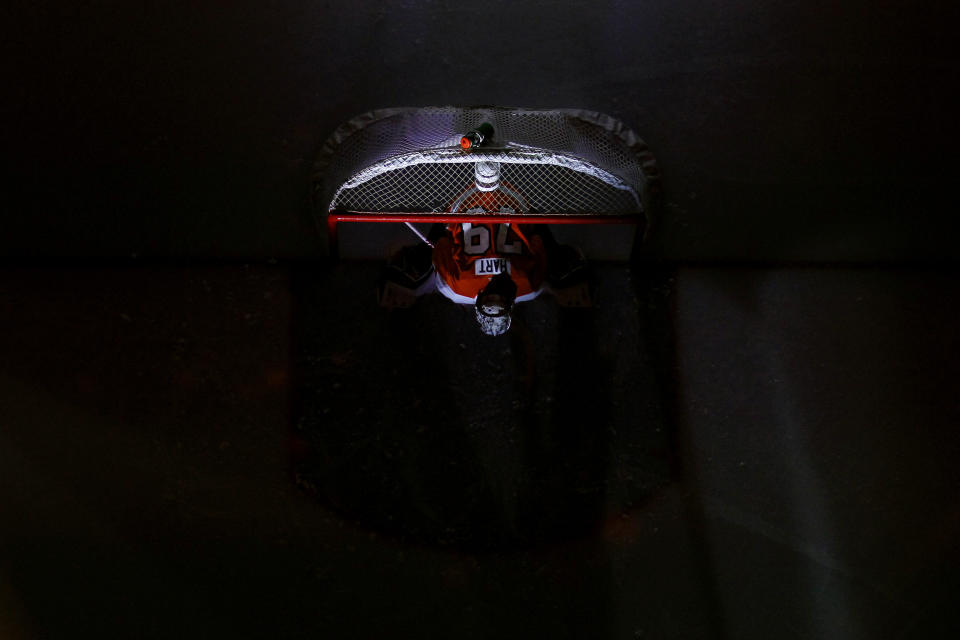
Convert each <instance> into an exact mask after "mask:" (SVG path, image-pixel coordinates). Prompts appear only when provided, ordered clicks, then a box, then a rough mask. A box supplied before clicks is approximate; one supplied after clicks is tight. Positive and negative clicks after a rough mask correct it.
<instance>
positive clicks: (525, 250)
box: [433, 223, 546, 304]
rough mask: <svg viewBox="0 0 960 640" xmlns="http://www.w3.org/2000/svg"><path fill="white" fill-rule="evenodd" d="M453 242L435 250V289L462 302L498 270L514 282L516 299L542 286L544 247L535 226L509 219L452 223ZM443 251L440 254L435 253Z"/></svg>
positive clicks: (468, 300) (530, 296)
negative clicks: (493, 221) (519, 224)
mask: <svg viewBox="0 0 960 640" xmlns="http://www.w3.org/2000/svg"><path fill="white" fill-rule="evenodd" d="M448 229H449V231H450V233H451V235H452V242H446V243H439V244H438V246H437V249H436V250H435V251H434V261H433V262H434V268H435V269H436V273H437V276H436V280H437V289H439V291H440V292H441V293H442V294H444V295H445V296H447V297H448V298H450V299H451V300H453V301H454V302H459V303H463V304H467V303H473V302H474V301H475V300H476V298H477V294H478V293H480V291H481V290H482V289H483V288H484V287H486V286H487V283H488V282H489V281H490V279H491V278H492V277H493V276H495V275H497V274H498V273H507V274H509V275H510V277H511V278H512V279H513V281H514V282H515V283H516V285H517V298H516V301H517V302H524V301H526V300H532V299H534V298H536V297H537V296H538V295H539V294H540V291H541V290H542V288H543V281H544V274H545V272H546V250H545V248H544V245H543V240H542V239H541V238H540V236H539V234H536V233H535V230H536V228H535V227H530V226H528V227H526V229H527V233H525V232H524V228H523V227H522V226H515V225H511V224H508V223H505V224H497V223H486V224H470V223H463V224H452V225H450V226H449V227H448ZM439 252H443V255H438V254H439Z"/></svg>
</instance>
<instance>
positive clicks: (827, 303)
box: [0, 0, 960, 638]
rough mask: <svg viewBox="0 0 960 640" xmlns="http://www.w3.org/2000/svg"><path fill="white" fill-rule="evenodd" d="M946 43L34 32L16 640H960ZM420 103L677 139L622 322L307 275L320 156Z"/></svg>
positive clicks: (611, 25) (544, 23)
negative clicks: (351, 128)
mask: <svg viewBox="0 0 960 640" xmlns="http://www.w3.org/2000/svg"><path fill="white" fill-rule="evenodd" d="M958 13H960V11H958V9H957V8H956V6H955V5H954V4H953V3H948V2H906V1H900V2H882V1H880V2H877V1H873V2H855V1H852V0H846V1H843V2H839V3H837V2H788V1H781V2H770V3H767V2H760V1H759V0H746V1H743V2H710V1H706V0H703V1H681V2H667V1H659V0H656V1H651V2H620V1H608V2H602V1H601V2H586V1H583V2H578V1H574V0H564V1H562V2H547V1H543V2H534V1H527V2H499V1H494V2H486V3H482V4H480V3H454V2H445V1H435V2H406V1H402V2H366V1H361V2H343V1H339V0H338V1H336V2H303V3H297V2H293V1H291V0H282V1H280V2H274V3H266V2H264V3H245V2H234V3H213V2H207V3H193V2H191V3H169V2H168V3H143V4H136V3H125V2H89V3H70V4H68V3H43V2H35V3H29V4H28V3H13V4H10V3H8V4H7V5H5V6H4V8H3V9H0V24H2V27H0V29H2V32H3V42H2V47H3V55H2V56H0V68H2V72H3V73H2V78H3V84H4V88H5V91H4V99H3V100H2V101H0V105H2V106H0V115H2V127H0V131H2V134H0V135H2V139H0V140H2V143H3V149H4V153H3V167H2V169H3V171H2V175H3V200H2V202H3V205H4V206H3V209H2V210H3V217H2V224H3V227H2V229H3V231H2V233H0V255H2V256H3V257H4V265H3V269H2V270H0V310H2V314H3V315H2V320H0V327H2V329H3V331H2V333H0V636H2V637H4V638H6V637H11V638H17V637H23V638H34V637H37V638H39V637H78V636H79V637H92V636H98V637H103V636H119V637H124V636H133V637H138V636H139V637H158V638H159V637H163V638H167V637H223V636H224V635H241V636H243V635H248V636H259V637H299V636H317V635H320V634H324V635H331V636H333V637H374V636H378V637H383V636H396V635H409V634H411V633H415V634H417V635H420V636H423V637H445V638H446V637H468V638H469V637H478V638H479V637H542V636H551V637H611V638H639V637H648V638H660V637H684V638H688V637H703V638H715V637H730V638H739V637H756V638H769V637H788V638H790V637H796V638H877V637H891V638H905V637H910V638H914V637H916V638H928V637H951V636H955V635H957V631H958V629H957V626H958V622H957V619H956V616H955V614H954V613H953V605H954V603H955V602H956V599H957V595H958V594H960V577H958V576H960V574H958V569H960V552H958V545H957V540H958V539H960V538H958V534H960V507H958V502H957V498H956V489H957V487H958V486H960V473H958V471H957V465H956V462H957V460H958V459H960V435H958V433H957V429H956V427H957V424H958V423H960V404H958V402H957V394H956V390H957V386H958V380H960V372H958V370H957V362H958V356H960V333H958V328H957V322H956V318H957V316H958V311H960V287H958V284H957V267H956V264H957V263H956V259H957V257H958V251H957V248H956V243H955V241H954V236H953V233H952V232H953V229H954V227H956V225H954V224H953V217H954V215H955V209H956V207H955V206H954V205H953V199H954V190H955V188H954V181H953V179H952V178H953V177H954V175H956V170H957V168H958V161H957V157H956V153H955V146H956V145H955V141H956V139H957V133H958V131H957V129H958V125H957V113H958V107H960V104H958V103H960V100H958V99H957V91H956V90H955V87H956V86H957V84H958V72H960V62H958V56H957V47H956V46H955V44H954V40H955V39H956V33H957V27H958V26H960V24H958V23H960V20H958V17H960V16H958ZM431 104H461V105H470V104H499V105H505V106H510V105H519V106H526V107H547V108H549V107H579V108H586V109H593V110H597V111H601V112H606V113H609V114H611V115H613V116H616V117H618V118H620V119H622V120H623V121H625V122H626V123H628V124H629V125H630V126H631V127H632V128H634V129H635V130H636V131H637V132H638V133H639V135H640V136H641V137H642V138H643V139H644V140H645V141H646V142H647V143H648V144H649V146H650V148H651V149H652V150H653V152H654V153H655V154H656V156H657V158H658V160H659V162H660V168H661V170H662V173H663V179H664V188H665V196H666V197H665V203H664V208H663V210H662V212H661V216H660V225H659V228H658V230H657V233H656V234H655V236H654V237H653V238H652V240H651V242H649V243H648V244H647V245H646V246H645V247H642V248H641V249H640V250H639V252H638V254H637V256H636V259H635V260H634V262H633V263H632V264H630V265H625V264H603V265H598V269H597V277H598V283H597V293H598V299H597V307H596V308H595V309H594V310H593V311H591V312H587V313H586V314H579V315H578V314H572V315H571V314H570V313H568V312H563V311H562V310H560V309H557V308H556V307H555V305H554V304H553V303H552V301H550V300H538V301H537V302H536V303H531V304H530V305H529V306H528V307H527V308H526V310H524V311H523V312H522V313H521V314H520V315H519V316H518V325H517V327H515V330H514V331H513V332H512V334H513V335H512V336H511V337H509V338H504V339H502V340H500V341H498V342H496V343H495V344H494V343H489V342H484V341H483V340H482V339H481V338H482V337H481V336H478V335H477V334H476V332H475V331H471V329H472V326H471V325H470V324H469V317H468V316H464V315H463V314H461V313H459V310H458V308H456V307H454V306H452V305H445V304H441V303H442V302H443V301H442V300H424V301H423V304H419V305H418V306H417V307H416V308H415V309H414V311H413V315H407V316H395V315H385V314H383V313H381V312H380V311H379V310H378V309H377V308H376V307H375V306H374V304H373V297H372V285H371V283H372V281H373V280H374V279H375V277H376V272H377V267H376V265H375V264H373V263H341V264H339V265H334V264H331V263H329V262H327V261H325V260H323V259H322V255H323V247H322V246H321V243H320V242H319V241H318V239H317V237H316V235H315V232H314V227H313V221H312V219H311V211H310V203H309V180H308V176H309V172H310V165H311V163H312V159H313V155H314V153H315V151H316V150H317V149H318V147H319V145H320V144H321V143H322V141H323V139H324V138H325V137H326V136H327V135H328V134H329V133H330V132H331V131H332V129H333V128H334V127H336V126H337V125H338V124H339V123H341V122H342V121H344V120H346V119H347V118H349V117H351V116H353V115H355V114H357V113H360V112H363V111H367V110H369V109H373V108H378V107H386V106H407V105H413V106H416V105H431ZM481 380H482V381H483V382H482V383H481V382H478V381H481ZM485 400H489V402H485ZM393 405H396V406H397V407H398V410H397V411H393V410H392V408H391V407H392V406H393ZM411 461H413V462H411Z"/></svg>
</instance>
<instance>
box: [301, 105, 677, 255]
mask: <svg viewBox="0 0 960 640" xmlns="http://www.w3.org/2000/svg"><path fill="white" fill-rule="evenodd" d="M485 123H486V124H485ZM487 125H490V126H492V135H489V136H488V137H487V139H485V140H483V144H482V145H475V146H473V147H471V148H465V146H468V145H467V143H463V144H462V139H463V137H464V135H465V134H467V133H468V132H471V131H476V130H477V129H478V128H480V127H481V126H487ZM482 130H483V129H482ZM484 131H490V130H489V129H485V130H484ZM314 169H315V171H314V196H315V202H316V205H317V209H318V210H319V213H320V214H321V215H322V216H325V217H326V221H327V228H328V231H329V234H330V240H331V244H334V242H335V238H336V235H335V234H336V225H337V223H338V222H344V221H364V222H417V221H420V222H449V221H462V222H468V221H479V220H480V219H485V220H489V219H490V218H491V217H495V218H497V219H500V218H502V221H503V222H537V223H550V224H557V223H560V224H597V223H621V224H638V225H643V226H644V228H647V227H648V225H647V222H648V219H649V217H650V216H651V214H652V207H653V202H654V199H655V196H656V194H657V193H658V190H659V172H658V170H657V166H656V161H655V160H654V158H653V155H652V154H651V153H650V151H649V149H648V148H647V146H646V144H645V143H644V142H643V141H642V140H641V139H640V138H639V137H638V136H637V135H636V134H635V133H634V132H633V131H631V130H630V129H629V128H627V127H626V126H625V125H624V124H623V123H622V122H620V121H619V120H617V119H615V118H612V117H610V116H607V115H604V114H600V113H596V112H591V111H582V110H572V109H553V110H534V109H507V108H496V107H476V108H456V107H428V108H396V109H383V110H378V111H373V112H370V113H366V114H363V115H361V116H358V117H356V118H353V119H352V120H350V121H349V122H347V123H345V124H344V125H342V126H341V127H339V128H338V129H337V130H336V131H335V132H334V133H333V135H332V136H331V137H330V138H329V139H328V140H327V142H326V144H325V145H324V146H323V148H322V149H321V152H320V154H319V156H318V158H317V161H316V164H315V167H314Z"/></svg>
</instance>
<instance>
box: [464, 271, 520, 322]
mask: <svg viewBox="0 0 960 640" xmlns="http://www.w3.org/2000/svg"><path fill="white" fill-rule="evenodd" d="M516 297H517V285H516V283H515V282H514V281H513V279H512V278H511V277H510V276H508V275H507V274H505V273H501V274H499V275H496V276H494V277H493V278H492V279H491V280H490V282H489V283H488V284H487V286H486V287H484V288H483V289H482V290H481V291H480V293H478V294H477V302H476V304H475V305H474V312H475V314H476V317H477V324H479V325H480V330H481V331H483V333H485V334H486V335H488V336H500V335H503V334H504V333H506V332H507V331H509V330H510V325H511V317H510V311H511V310H512V309H513V302H514V300H515V299H516Z"/></svg>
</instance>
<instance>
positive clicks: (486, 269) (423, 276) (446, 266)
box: [378, 162, 590, 336]
mask: <svg viewBox="0 0 960 640" xmlns="http://www.w3.org/2000/svg"><path fill="white" fill-rule="evenodd" d="M475 177H476V182H475V184H474V185H473V186H472V187H471V188H470V189H467V190H466V191H465V192H464V193H463V194H461V195H460V196H459V197H458V198H457V199H456V201H454V203H453V204H452V205H451V206H450V212H451V213H458V212H459V213H472V214H476V213H501V214H503V213H507V214H509V213H515V212H517V211H524V212H525V211H526V204H525V200H524V198H523V197H522V196H521V195H519V194H518V193H517V192H516V191H515V190H514V189H512V188H511V187H510V185H508V184H502V183H501V182H500V172H499V165H498V164H497V163H495V162H479V163H477V164H476V165H475ZM418 235H419V233H418ZM421 238H422V239H423V240H424V243H423V244H421V245H418V246H412V247H404V248H402V249H401V250H400V251H398V252H397V253H395V254H394V255H393V256H391V258H390V260H389V261H388V263H387V265H386V266H385V268H384V270H383V274H382V276H381V280H380V283H379V287H378V292H379V302H380V304H381V305H382V306H384V307H389V308H396V307H408V306H410V305H411V304H413V302H414V300H415V299H416V297H417V296H419V295H423V294H426V293H430V292H433V291H437V292H439V293H441V294H442V295H444V296H446V297H447V298H449V299H450V300H452V301H453V302H456V303H459V304H472V305H474V311H475V314H476V318H477V323H478V324H479V326H480V329H481V331H483V333H485V334H487V335H492V336H496V335H501V334H503V333H506V332H507V331H508V330H509V329H510V324H511V311H512V309H513V305H514V304H515V303H517V302H525V301H528V300H533V299H534V298H536V297H537V296H538V295H540V294H541V293H542V292H544V291H550V292H551V293H553V294H554V295H555V297H556V298H557V301H558V302H559V303H560V304H561V305H563V306H589V305H590V295H589V289H588V282H587V281H588V278H587V268H586V260H585V259H584V257H583V255H582V253H580V251H579V250H577V249H575V248H573V247H571V246H568V245H560V244H558V243H557V242H556V240H554V238H553V235H552V234H551V233H550V230H549V228H548V227H547V226H546V225H512V224H510V223H493V222H491V223H484V224H471V223H453V224H449V225H442V224H435V225H434V226H433V228H432V229H431V231H430V233H429V235H428V236H427V237H425V238H424V237H423V236H421Z"/></svg>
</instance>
